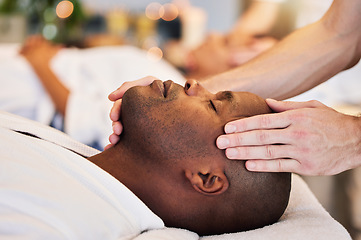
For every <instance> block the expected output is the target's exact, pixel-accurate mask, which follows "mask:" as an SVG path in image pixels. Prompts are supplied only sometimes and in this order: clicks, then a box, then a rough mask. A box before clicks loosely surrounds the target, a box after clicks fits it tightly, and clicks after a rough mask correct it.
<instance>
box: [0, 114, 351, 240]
mask: <svg viewBox="0 0 361 240" xmlns="http://www.w3.org/2000/svg"><path fill="white" fill-rule="evenodd" d="M0 127H3V128H8V129H12V130H15V131H20V132H27V133H30V134H33V135H36V136H38V137H40V138H42V139H44V140H46V141H49V142H53V143H56V144H58V145H61V146H63V147H65V148H68V149H70V150H72V151H74V152H77V153H79V154H81V155H83V156H92V155H94V154H97V153H99V151H98V150H96V149H94V148H91V147H89V146H87V145H84V144H82V143H80V142H78V141H75V140H74V139H72V138H70V137H69V136H68V135H66V134H64V133H63V132H60V131H58V130H56V129H54V128H51V127H48V126H46V125H43V124H41V123H39V122H35V121H32V120H29V119H25V118H22V117H19V116H16V115H13V114H10V113H7V112H3V111H0ZM271 207H272V206H271ZM133 239H134V240H171V239H172V240H193V239H194V240H235V239H247V240H258V239H259V240H263V239H275V240H279V239H307V240H312V239H315V240H322V239H325V240H332V239H335V240H340V239H351V237H350V235H349V233H348V232H347V231H346V229H345V228H344V227H343V226H342V225H341V224H340V223H338V222H337V221H336V220H335V219H333V218H332V217H331V216H330V214H329V213H328V212H327V211H326V210H325V209H324V208H323V207H322V206H321V204H320V203H319V202H318V201H317V199H316V197H315V196H314V195H313V193H312V192H311V191H310V189H309V188H308V186H307V185H306V183H305V182H304V181H303V180H302V178H301V177H300V176H298V175H296V174H293V175H292V189H291V195H290V200H289V204H288V207H287V209H286V211H285V213H284V214H283V216H282V217H281V218H280V220H279V221H278V222H276V223H274V224H272V225H269V226H265V227H263V228H259V229H255V230H250V231H245V232H239V233H232V234H223V235H215V236H204V237H201V236H198V235H197V234H196V233H194V232H191V231H187V230H183V229H177V228H163V229H157V230H151V231H146V232H143V233H142V234H140V235H138V236H137V237H135V238H133Z"/></svg>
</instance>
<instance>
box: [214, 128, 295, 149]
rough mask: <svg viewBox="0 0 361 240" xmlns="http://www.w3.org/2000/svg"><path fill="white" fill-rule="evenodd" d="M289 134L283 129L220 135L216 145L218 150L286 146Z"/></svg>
mask: <svg viewBox="0 0 361 240" xmlns="http://www.w3.org/2000/svg"><path fill="white" fill-rule="evenodd" d="M288 143H289V134H288V131H287V130H285V129H272V130H254V131H248V132H242V133H234V134H226V135H221V136H219V137H218V138H217V140H216V144H217V147H218V148H219V149H225V148H229V147H240V146H250V145H267V144H288Z"/></svg>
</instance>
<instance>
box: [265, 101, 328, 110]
mask: <svg viewBox="0 0 361 240" xmlns="http://www.w3.org/2000/svg"><path fill="white" fill-rule="evenodd" d="M266 102H267V104H268V106H269V107H270V108H271V109H272V110H273V111H275V112H284V111H288V110H294V109H299V108H316V107H324V106H325V105H323V104H322V103H320V102H319V101H316V100H311V101H307V102H292V101H276V100H274V99H266Z"/></svg>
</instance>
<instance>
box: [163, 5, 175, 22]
mask: <svg viewBox="0 0 361 240" xmlns="http://www.w3.org/2000/svg"><path fill="white" fill-rule="evenodd" d="M163 8H164V15H163V17H162V19H163V20H165V21H173V20H174V19H176V18H177V17H178V14H179V11H178V7H177V6H176V5H175V4H172V3H166V4H164V5H163Z"/></svg>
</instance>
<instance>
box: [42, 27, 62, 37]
mask: <svg viewBox="0 0 361 240" xmlns="http://www.w3.org/2000/svg"><path fill="white" fill-rule="evenodd" d="M42 33H43V36H44V37H45V38H46V39H48V40H52V39H54V38H55V37H56V35H57V34H58V28H57V27H56V26H55V25H54V24H46V25H45V26H44V28H43V32H42Z"/></svg>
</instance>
